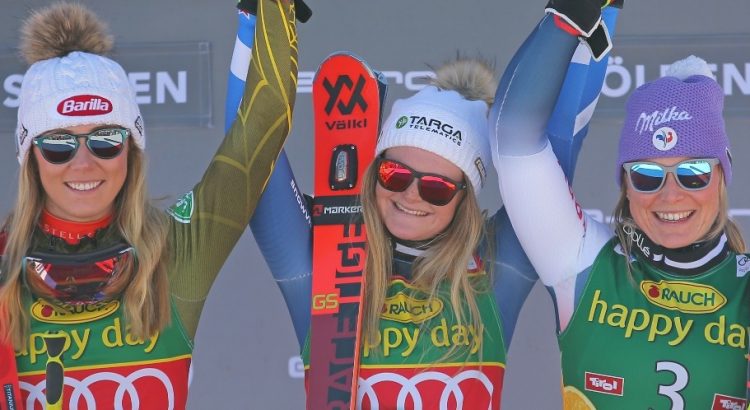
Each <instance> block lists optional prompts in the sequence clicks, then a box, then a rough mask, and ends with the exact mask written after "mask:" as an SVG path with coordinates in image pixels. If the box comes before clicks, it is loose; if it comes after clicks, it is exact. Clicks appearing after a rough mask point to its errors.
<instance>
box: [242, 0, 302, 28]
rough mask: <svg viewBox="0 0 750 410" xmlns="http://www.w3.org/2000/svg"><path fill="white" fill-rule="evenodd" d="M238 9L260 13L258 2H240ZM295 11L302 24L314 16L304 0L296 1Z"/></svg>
mask: <svg viewBox="0 0 750 410" xmlns="http://www.w3.org/2000/svg"><path fill="white" fill-rule="evenodd" d="M237 8H238V9H240V10H242V11H246V12H248V13H250V14H252V15H255V14H256V13H257V12H258V0H239V1H238V2H237ZM294 11H295V13H296V15H297V20H299V21H300V23H304V22H306V21H307V20H309V19H310V16H312V10H310V7H308V6H307V4H305V2H304V0H294Z"/></svg>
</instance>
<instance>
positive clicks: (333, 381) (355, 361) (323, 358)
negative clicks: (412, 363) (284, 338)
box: [307, 53, 385, 410]
mask: <svg viewBox="0 0 750 410" xmlns="http://www.w3.org/2000/svg"><path fill="white" fill-rule="evenodd" d="M384 96H385V82H384V80H383V77H382V76H381V75H379V74H378V73H376V72H374V71H373V70H371V69H370V68H369V67H368V66H367V64H366V63H365V62H364V61H363V60H362V59H360V58H357V57H355V56H353V55H351V54H346V53H340V54H333V55H331V56H329V57H328V58H327V59H326V60H325V61H323V63H322V64H321V65H320V68H319V69H318V72H317V73H316V75H315V79H314V81H313V112H314V117H315V189H314V191H315V197H314V202H313V212H312V213H313V279H312V319H311V330H310V369H309V385H308V395H307V409H308V410H322V409H354V408H355V406H356V401H357V400H356V397H357V396H356V392H357V375H358V373H359V354H360V350H361V349H360V331H361V330H360V328H361V326H360V325H361V320H362V319H361V306H362V296H363V294H364V288H365V281H364V266H365V243H366V240H365V227H364V223H363V221H362V213H361V212H362V207H361V205H360V202H359V193H360V186H361V184H360V182H361V179H362V175H363V174H364V171H365V169H366V168H367V166H368V165H369V164H370V162H372V160H373V156H374V154H375V145H376V142H377V138H378V131H379V125H380V112H381V103H382V100H383V99H384Z"/></svg>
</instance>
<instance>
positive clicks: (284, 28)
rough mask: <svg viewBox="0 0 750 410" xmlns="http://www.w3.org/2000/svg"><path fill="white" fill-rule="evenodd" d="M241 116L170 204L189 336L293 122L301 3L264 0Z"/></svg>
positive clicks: (179, 295) (176, 290) (179, 297)
mask: <svg viewBox="0 0 750 410" xmlns="http://www.w3.org/2000/svg"><path fill="white" fill-rule="evenodd" d="M257 16H258V27H263V30H257V31H256V32H255V39H256V40H255V44H258V45H259V46H258V47H255V48H254V49H253V57H252V62H251V64H250V69H249V71H248V74H247V86H246V87H245V92H244V95H243V98H242V103H241V104H240V108H239V110H238V113H237V120H236V121H235V122H234V124H233V126H232V127H231V129H230V130H229V132H228V133H227V135H226V137H225V138H224V141H223V142H222V144H221V146H220V147H219V150H218V152H217V153H216V154H215V155H214V157H213V159H212V160H211V163H210V165H209V167H208V169H207V170H206V172H205V174H204V176H203V179H202V180H201V181H200V182H199V183H198V184H197V185H196V186H195V188H194V189H193V190H192V191H191V192H190V193H188V194H186V195H185V196H184V197H183V198H182V199H181V201H180V202H179V203H178V204H177V205H176V206H174V207H172V208H170V214H171V215H172V216H173V221H172V232H171V237H170V238H169V240H170V241H171V243H172V248H173V250H174V251H173V252H174V253H173V258H175V262H176V264H175V266H176V268H175V271H174V273H172V275H171V277H170V287H171V289H172V293H173V295H174V298H175V303H176V306H177V308H178V309H179V312H180V314H181V317H182V319H183V322H184V324H185V327H186V328H187V330H188V332H189V333H190V336H192V335H193V334H194V333H195V329H196V327H197V322H198V317H199V315H200V311H201V309H202V307H203V303H204V301H205V298H206V295H207V294H208V290H209V288H210V285H211V284H212V283H213V280H214V279H215V278H216V275H217V274H218V272H219V270H220V269H221V266H222V265H223V264H224V261H225V260H226V258H227V256H228V255H229V252H230V251H231V250H232V248H233V247H234V245H235V243H236V242H237V240H238V239H239V237H240V235H241V234H242V232H243V231H244V230H245V227H246V226H247V224H248V222H249V220H250V216H251V215H252V214H253V211H254V210H255V207H256V205H257V203H258V200H259V198H260V196H261V193H262V192H263V189H264V188H265V186H266V183H267V181H268V178H269V176H270V174H271V170H272V169H273V166H274V163H275V162H276V159H277V157H278V155H279V151H280V150H281V147H282V145H283V144H284V140H285V139H286V136H287V135H288V133H289V130H290V128H291V122H292V108H293V106H294V100H295V96H296V85H297V35H296V28H295V21H294V8H293V7H292V5H291V4H290V2H289V1H287V0H278V1H272V0H262V1H260V2H259V4H258V15H257Z"/></svg>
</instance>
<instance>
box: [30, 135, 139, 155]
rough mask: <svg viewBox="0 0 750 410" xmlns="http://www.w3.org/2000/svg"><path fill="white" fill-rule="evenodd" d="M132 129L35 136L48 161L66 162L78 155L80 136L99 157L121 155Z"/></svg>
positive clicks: (36, 142) (35, 142)
mask: <svg viewBox="0 0 750 410" xmlns="http://www.w3.org/2000/svg"><path fill="white" fill-rule="evenodd" d="M129 136H130V131H129V130H127V129H125V128H102V129H98V130H96V131H92V132H91V133H89V134H67V133H63V132H52V133H49V134H43V135H40V136H38V137H35V138H34V140H33V141H34V145H36V147H37V148H38V149H39V151H40V152H41V153H42V156H43V157H44V159H45V160H47V162H49V163H51V164H64V163H66V162H68V161H70V160H71V159H73V157H74V156H75V155H76V152H78V147H79V146H80V143H79V142H78V139H79V138H85V139H86V147H88V149H89V151H90V152H91V153H92V154H94V156H96V157H97V158H101V159H112V158H115V157H116V156H118V155H120V153H121V152H122V150H123V148H124V147H125V140H126V139H127V138H128V137H129Z"/></svg>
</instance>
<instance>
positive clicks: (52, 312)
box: [31, 299, 120, 324]
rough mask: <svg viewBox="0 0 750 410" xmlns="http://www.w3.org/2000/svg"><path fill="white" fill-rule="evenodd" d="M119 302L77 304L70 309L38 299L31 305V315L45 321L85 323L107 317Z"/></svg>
mask: <svg viewBox="0 0 750 410" xmlns="http://www.w3.org/2000/svg"><path fill="white" fill-rule="evenodd" d="M119 307H120V302H119V301H116V300H111V301H109V302H100V303H94V304H91V305H78V306H74V307H72V309H73V310H72V311H70V310H67V309H61V308H56V307H55V306H53V305H51V304H49V303H48V302H46V301H44V300H42V299H39V300H37V301H36V302H35V303H34V304H33V305H32V306H31V316H33V317H34V319H36V320H38V321H40V322H45V323H59V324H76V323H87V322H93V321H95V320H99V319H101V318H104V317H107V316H109V315H111V314H112V313H114V312H115V311H117V308H119Z"/></svg>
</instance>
